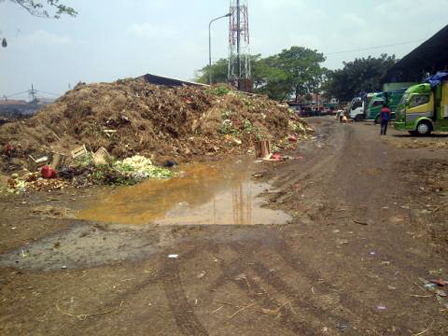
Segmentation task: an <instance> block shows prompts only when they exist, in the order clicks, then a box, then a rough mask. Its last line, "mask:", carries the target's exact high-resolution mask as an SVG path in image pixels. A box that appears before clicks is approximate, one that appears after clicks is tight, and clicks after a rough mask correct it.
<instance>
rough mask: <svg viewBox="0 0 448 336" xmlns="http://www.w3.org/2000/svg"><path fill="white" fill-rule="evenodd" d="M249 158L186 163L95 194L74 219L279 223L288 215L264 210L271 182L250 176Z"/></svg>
mask: <svg viewBox="0 0 448 336" xmlns="http://www.w3.org/2000/svg"><path fill="white" fill-rule="evenodd" d="M252 165H254V163H253V160H251V159H244V160H243V159H240V160H237V161H236V162H219V163H214V164H191V165H187V166H183V167H181V168H179V169H178V170H177V172H178V174H179V176H178V177H175V178H172V179H169V180H148V181H145V182H143V183H141V184H138V185H136V186H131V187H121V188H118V189H116V190H114V191H111V192H106V193H104V194H101V195H99V197H98V199H97V201H94V202H93V203H92V204H91V205H90V207H89V208H88V209H84V210H81V211H80V212H79V213H78V215H77V218H78V219H83V220H89V221H95V222H105V223H115V224H131V225H142V224H158V225H189V224H196V225H197V224H246V225H247V224H284V223H287V222H288V221H289V220H290V219H291V218H290V216H289V215H287V214H285V213H283V212H281V211H274V210H270V209H266V208H263V207H262V205H263V202H264V201H263V199H262V198H260V197H257V196H258V195H259V194H260V193H262V192H263V191H266V190H269V189H270V185H269V184H266V183H258V182H254V181H253V180H251V178H250V171H251V166H252Z"/></svg>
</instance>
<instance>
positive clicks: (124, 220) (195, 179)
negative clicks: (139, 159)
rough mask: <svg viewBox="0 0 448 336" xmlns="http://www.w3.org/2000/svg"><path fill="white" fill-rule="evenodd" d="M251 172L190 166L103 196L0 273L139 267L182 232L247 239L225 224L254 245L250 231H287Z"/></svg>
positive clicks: (10, 256)
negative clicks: (267, 227) (269, 227)
mask: <svg viewBox="0 0 448 336" xmlns="http://www.w3.org/2000/svg"><path fill="white" fill-rule="evenodd" d="M253 164H254V163H253V160H250V161H247V160H236V162H224V163H223V162H220V163H215V164H192V165H189V166H185V167H181V168H179V169H178V173H179V176H178V177H176V178H173V179H170V180H164V181H146V182H144V183H141V184H139V185H136V186H131V187H121V188H117V189H108V191H105V192H104V191H103V192H102V193H101V194H100V195H98V197H96V200H94V201H92V202H91V203H90V205H89V208H87V209H84V210H81V211H80V212H78V213H74V215H75V216H76V217H77V218H78V219H77V220H76V219H75V220H73V219H71V221H73V224H72V225H70V226H69V227H67V228H66V229H64V230H61V231H59V232H55V233H53V234H51V235H48V236H46V237H44V238H42V239H40V240H37V241H35V242H32V243H30V244H26V245H23V246H21V247H19V248H17V249H14V250H12V251H9V252H8V253H6V254H3V255H0V266H12V267H17V268H20V269H32V270H44V271H51V270H58V269H77V268H88V267H96V266H100V265H107V264H116V263H119V262H123V261H138V260H142V259H145V258H149V257H150V256H154V255H155V254H157V253H160V252H161V251H164V250H166V249H170V248H173V247H174V246H175V245H176V243H178V242H179V241H184V240H185V239H186V237H184V236H180V237H178V236H176V235H175V233H173V232H175V231H176V229H180V228H181V227H180V226H182V225H188V224H196V225H197V224H199V225H200V224H203V225H209V226H208V227H209V228H210V230H208V231H207V233H206V235H207V239H215V240H220V239H243V238H244V237H240V236H238V237H239V238H237V237H236V236H235V230H231V231H229V232H227V231H226V230H228V229H229V228H230V227H229V225H227V226H225V225H224V224H236V225H238V224H243V226H238V230H237V231H238V232H240V231H241V230H243V232H240V233H241V234H243V236H244V235H247V236H248V237H252V236H253V235H255V234H256V232H254V230H251V229H252V227H251V226H250V224H284V223H287V222H288V221H289V220H290V216H289V215H287V214H285V213H283V212H281V211H274V210H270V209H266V208H263V207H262V205H263V202H264V201H263V198H261V197H257V196H258V195H259V194H260V193H261V192H264V191H266V189H268V190H269V189H270V186H269V185H268V184H265V183H257V182H254V181H252V180H251V171H253V170H252V165H253ZM106 190H107V189H106ZM43 210H45V209H43ZM213 224H218V225H216V226H214V225H213ZM219 224H223V225H219ZM176 226H177V227H176ZM184 228H185V229H186V230H188V229H189V228H188V227H186V226H184ZM190 228H194V226H191V227H190ZM243 228H244V229H243ZM244 230H250V232H246V231H244ZM258 230H259V229H258ZM258 230H257V231H258ZM209 231H210V232H209ZM199 232H200V231H199ZM226 232H227V236H226V234H225V233H226ZM225 237H227V238H225Z"/></svg>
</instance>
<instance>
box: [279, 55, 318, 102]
mask: <svg viewBox="0 0 448 336" xmlns="http://www.w3.org/2000/svg"><path fill="white" fill-rule="evenodd" d="M273 57H274V62H273V63H274V67H276V68H278V69H281V70H283V71H284V72H285V74H286V76H287V83H286V85H287V87H285V90H287V93H288V94H289V95H294V96H295V100H296V101H298V100H299V97H300V96H301V95H305V94H311V93H318V91H319V89H320V86H321V83H322V80H323V77H324V75H325V73H326V69H325V68H323V67H321V63H323V62H324V61H325V57H324V55H323V54H321V53H319V52H317V50H311V49H308V48H304V47H297V46H294V47H291V48H289V49H285V50H283V51H282V52H281V53H279V54H278V55H275V56H273ZM285 93H286V92H285Z"/></svg>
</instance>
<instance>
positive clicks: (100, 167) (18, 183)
mask: <svg viewBox="0 0 448 336" xmlns="http://www.w3.org/2000/svg"><path fill="white" fill-rule="evenodd" d="M175 175H176V172H174V171H172V170H170V169H167V168H162V167H157V166H154V165H153V164H152V162H151V160H150V159H148V158H146V157H143V156H141V155H136V156H134V157H130V158H127V159H124V160H123V161H117V160H114V159H113V158H110V161H109V162H104V163H103V162H101V163H99V164H98V163H95V157H94V155H93V154H92V153H85V154H84V155H82V156H80V157H78V158H76V159H75V160H73V161H72V162H71V163H70V164H69V165H62V166H61V167H59V168H58V169H57V170H56V169H54V168H52V167H51V166H49V165H44V166H42V167H41V168H40V171H39V172H30V173H25V174H24V175H23V176H21V177H19V174H17V173H15V174H12V176H11V178H10V179H9V180H8V188H7V190H6V191H7V193H10V194H21V193H25V192H27V191H32V190H34V191H54V190H63V189H65V188H67V187H70V186H72V187H75V188H86V187H90V186H93V185H132V184H135V183H137V182H140V181H142V180H144V179H165V178H170V177H172V176H175Z"/></svg>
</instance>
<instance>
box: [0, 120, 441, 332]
mask: <svg viewBox="0 0 448 336" xmlns="http://www.w3.org/2000/svg"><path fill="white" fill-rule="evenodd" d="M312 124H313V125H314V126H315V127H316V129H317V133H316V134H317V137H316V138H315V139H314V141H311V142H307V143H301V144H300V145H299V148H298V149H297V150H295V151H292V152H291V153H290V154H291V155H292V156H296V157H298V156H301V157H303V159H300V160H292V161H289V162H284V163H272V162H270V163H263V164H262V165H261V166H259V168H257V172H256V173H257V174H258V175H257V176H261V175H263V177H262V178H261V179H264V180H266V181H270V182H273V183H274V184H275V187H276V188H277V189H276V191H275V192H269V193H266V194H265V195H264V198H265V199H266V201H267V203H268V207H271V208H275V209H282V210H284V211H287V212H288V213H289V214H290V215H292V216H293V220H292V221H291V223H290V224H287V225H266V226H257V225H255V226H244V225H228V226H222V225H220V226H213V225H209V226H200V227H199V226H183V227H180V226H160V227H158V226H152V227H148V228H146V229H140V230H139V229H135V228H125V227H122V226H113V225H107V224H99V223H92V222H83V221H77V220H74V219H71V218H65V217H64V216H63V215H62V214H64V213H65V212H64V211H61V210H60V211H55V210H52V211H50V215H48V212H46V211H41V212H31V210H32V209H35V208H39V209H44V210H45V209H46V210H48V209H49V208H44V207H43V206H45V205H49V204H50V205H52V206H53V207H54V208H55V209H65V208H70V209H76V208H80V207H81V208H82V207H86V206H87V205H88V203H89V202H90V201H91V199H92V197H93V196H92V193H94V192H95V191H94V190H84V191H77V192H76V194H74V193H73V195H72V194H70V192H64V193H59V194H57V193H54V192H53V193H48V194H43V193H36V194H32V195H27V196H23V197H18V196H14V197H13V198H7V199H2V200H1V201H0V211H1V214H2V215H1V217H0V242H1V245H0V253H2V256H1V259H0V261H2V260H4V259H5V258H7V256H11V255H14V253H19V251H21V250H23V251H24V253H25V255H24V256H23V257H22V256H20V255H17V260H18V266H17V267H4V268H2V273H1V278H0V281H1V294H2V304H1V306H0V321H1V323H0V333H1V334H2V335H28V334H32V335H44V334H45V335H124V334H127V335H232V334H233V335H257V336H258V335H274V334H275V335H341V334H343V335H397V336H398V335H418V334H419V335H433V336H434V335H445V334H447V333H448V327H447V324H446V313H447V310H448V306H447V302H446V300H445V299H444V298H442V297H441V296H440V295H435V294H434V293H433V292H430V291H428V290H426V289H425V288H423V286H424V284H423V283H422V282H421V280H419V278H422V279H426V280H432V279H438V278H445V279H447V277H448V273H447V269H448V264H447V261H446V260H447V259H446V257H447V240H446V236H444V232H446V227H447V222H446V218H447V208H446V204H447V202H446V188H447V178H446V176H448V174H447V167H448V166H447V164H448V160H447V159H446V157H447V156H446V154H447V151H446V150H445V149H439V150H434V151H429V150H428V149H426V148H419V149H398V148H396V147H395V146H392V145H391V144H390V143H389V141H394V140H396V137H395V135H398V133H397V132H394V131H393V130H391V131H390V132H389V133H390V135H388V136H387V137H382V138H380V135H379V134H378V133H379V130H378V127H373V126H370V125H369V126H368V125H365V124H363V123H353V124H350V125H343V124H339V123H336V122H335V121H334V120H332V119H329V118H314V119H312ZM434 139H435V140H437V138H434ZM408 140H409V141H412V138H409V139H408ZM400 141H402V139H401V138H400ZM68 233H70V234H73V237H74V238H73V240H72V242H70V241H67V242H66V240H59V238H60V237H61V239H62V237H64V235H66V234H68ZM76 235H77V236H76ZM104 238H106V240H105V241H106V242H107V241H110V245H109V249H107V250H95V248H97V247H98V246H100V243H99V242H100V240H102V239H104ZM83 239H90V240H87V241H88V242H91V243H90V245H88V244H84V245H81V246H79V247H80V250H79V251H78V252H77V253H78V254H79V253H83V251H85V250H88V251H93V252H91V254H90V257H89V254H85V255H86V257H85V258H84V259H79V260H74V261H73V263H74V264H76V265H77V266H76V267H67V268H61V269H54V268H51V266H52V263H51V260H53V259H51V258H49V261H48V265H47V266H48V267H47V268H46V267H41V268H40V269H39V268H34V269H31V268H25V267H21V266H20V265H21V263H20V261H21V260H22V258H23V259H26V258H27V256H26V250H27V248H28V247H30V248H31V246H33V244H34V245H36V246H37V247H39V248H40V251H41V252H42V253H44V254H45V253H49V252H48V251H51V253H53V254H54V255H56V256H57V254H58V253H60V250H61V249H64V248H73V249H74V250H76V247H75V246H72V244H75V243H79V244H82V241H83ZM95 239H96V240H95ZM95 241H96V243H94V242H95ZM27 242H28V244H27ZM57 242H60V244H59V245H58V244H57ZM64 242H65V243H64ZM64 244H67V245H69V246H67V247H66V246H64ZM110 246H116V248H115V250H114V249H112V250H111V249H110ZM45 251H46V252H45ZM139 251H141V252H140V253H139ZM101 254H104V256H103V259H104V260H106V261H104V262H103V263H99V262H98V260H100V259H99V257H101ZM169 254H178V258H175V259H170V258H168V255H169ZM50 255H51V254H50ZM114 258H115V259H114ZM440 289H441V290H443V288H442V287H440ZM445 291H447V290H446V289H445ZM440 294H441V293H440Z"/></svg>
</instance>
